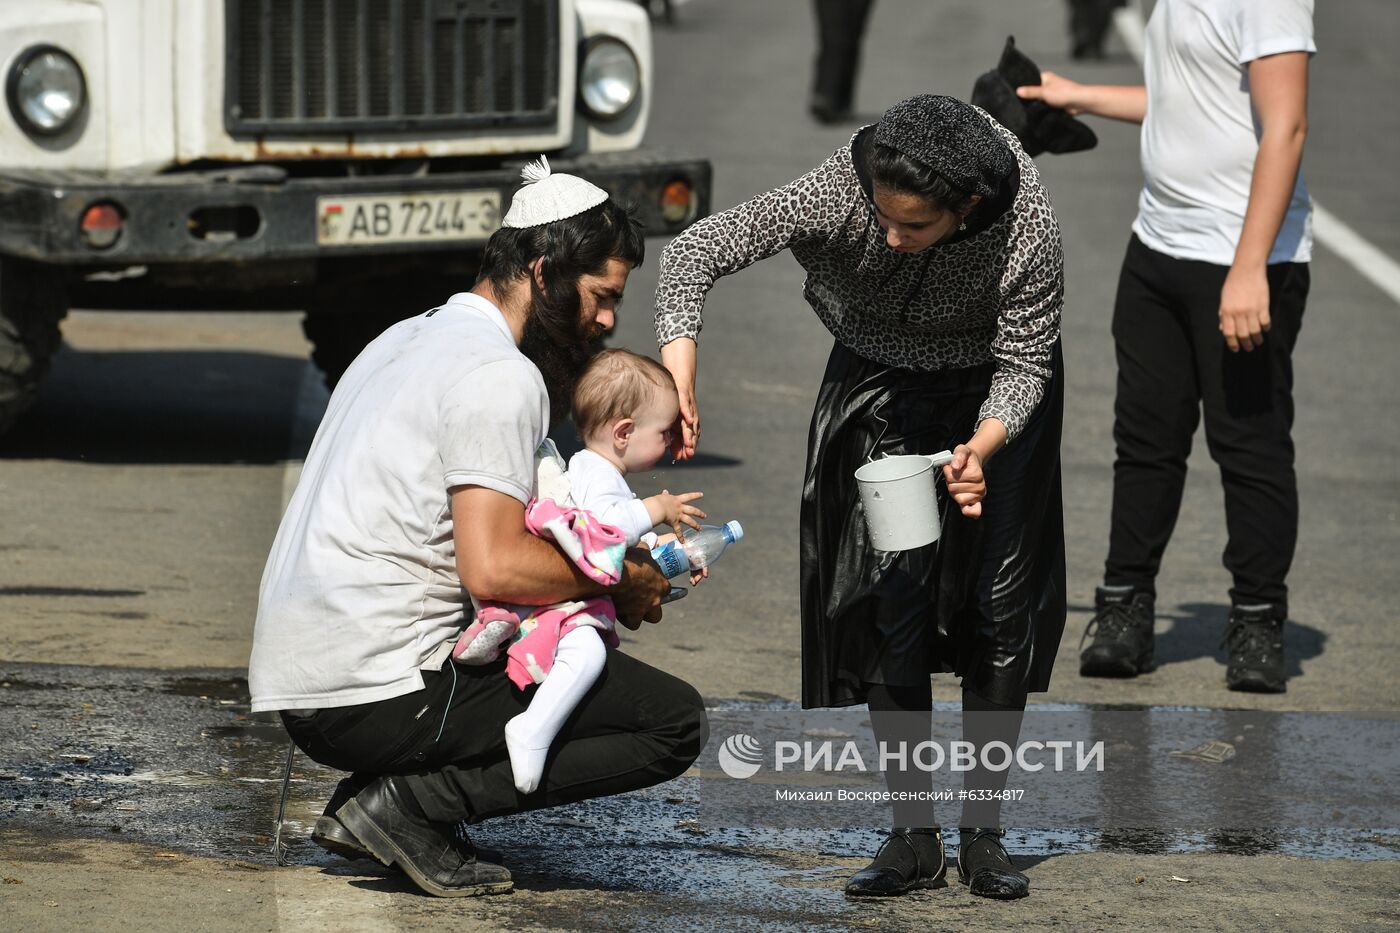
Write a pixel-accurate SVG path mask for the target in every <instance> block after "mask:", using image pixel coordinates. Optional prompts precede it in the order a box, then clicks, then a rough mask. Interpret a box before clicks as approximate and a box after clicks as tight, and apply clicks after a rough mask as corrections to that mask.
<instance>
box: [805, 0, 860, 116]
mask: <svg viewBox="0 0 1400 933" xmlns="http://www.w3.org/2000/svg"><path fill="white" fill-rule="evenodd" d="M813 2H814V3H815V5H816V13H817V65H816V75H815V76H814V77H813V79H812V96H811V98H810V100H809V102H808V105H807V109H808V110H809V111H810V112H811V114H812V116H814V117H816V118H817V120H819V121H820V122H822V123H840V122H842V121H845V120H849V119H851V114H852V106H853V103H854V101H855V90H856V73H857V72H858V71H859V70H860V44H861V40H862V39H863V38H864V37H865V23H866V20H867V19H868V18H869V16H870V8H871V7H872V6H873V5H874V3H875V0H813Z"/></svg>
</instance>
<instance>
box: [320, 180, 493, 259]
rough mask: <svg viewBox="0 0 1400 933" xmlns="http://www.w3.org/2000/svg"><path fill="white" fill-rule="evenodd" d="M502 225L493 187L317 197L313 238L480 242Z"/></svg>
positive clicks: (342, 242)
mask: <svg viewBox="0 0 1400 933" xmlns="http://www.w3.org/2000/svg"><path fill="white" fill-rule="evenodd" d="M500 225H501V196H500V194H499V193H498V192H495V191H424V192H413V193H411V194H401V195H387V194H385V195H356V196H354V197H344V198H338V197H324V198H317V199H316V242H317V243H319V244H321V245H322V246H369V245H377V244H380V243H424V242H432V241H437V240H459V241H468V242H469V241H473V240H476V241H481V240H485V239H487V238H488V237H490V236H491V234H493V233H495V232H496V228H498V227H499V226H500Z"/></svg>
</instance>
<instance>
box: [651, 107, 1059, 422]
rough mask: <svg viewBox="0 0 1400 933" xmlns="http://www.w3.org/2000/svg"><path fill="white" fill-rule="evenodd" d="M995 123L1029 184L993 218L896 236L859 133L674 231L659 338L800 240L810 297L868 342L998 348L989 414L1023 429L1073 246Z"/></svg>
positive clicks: (689, 332) (965, 352) (870, 355)
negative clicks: (869, 191) (939, 234)
mask: <svg viewBox="0 0 1400 933" xmlns="http://www.w3.org/2000/svg"><path fill="white" fill-rule="evenodd" d="M983 115H984V116H986V114H985V113H984V114H983ZM987 119H988V120H991V117H987ZM992 125H993V126H994V127H995V128H996V129H998V130H999V131H1000V132H1001V133H1002V135H1003V136H1004V137H1005V138H1006V140H1007V145H1009V146H1010V147H1011V151H1012V152H1013V153H1014V154H1015V156H1016V161H1017V165H1018V167H1019V170H1020V185H1019V189H1018V191H1017V193H1016V196H1015V199H1014V201H1013V202H1012V204H1011V206H1010V208H1009V209H1008V210H1006V211H1005V212H1004V213H1003V214H1002V215H1001V217H999V218H998V219H997V220H995V221H994V222H992V223H991V225H990V226H988V227H987V228H986V229H985V230H982V231H981V232H979V233H976V234H975V235H972V236H968V237H966V238H965V239H962V240H956V239H955V240H954V241H952V242H949V243H945V244H942V245H939V246H934V247H930V248H929V249H926V250H924V251H923V252H921V253H898V252H895V251H894V250H892V249H890V248H889V246H888V245H887V244H886V242H885V234H884V231H883V230H881V228H880V225H879V223H877V222H876V219H875V210H874V205H873V204H872V203H871V201H870V199H869V197H868V196H867V195H866V193H865V189H864V188H863V187H862V186H861V184H860V180H859V178H858V177H857V175H856V169H855V164H854V161H853V159H852V154H851V153H852V146H853V145H854V143H855V141H856V138H857V137H859V135H860V134H859V133H857V134H856V136H854V137H852V140H851V143H848V144H847V145H845V146H843V147H842V148H840V149H838V150H836V152H835V153H834V154H833V155H832V156H831V158H829V159H827V160H826V161H825V162H824V163H822V164H821V165H820V166H818V167H817V168H816V169H814V170H813V171H811V172H808V173H807V174H806V175H804V176H802V177H801V178H799V179H797V180H796V181H794V182H791V183H790V184H787V185H784V186H782V187H781V188H775V189H773V190H772V191H769V192H767V193H766V194H761V195H759V196H758V197H756V198H754V199H752V200H750V201H746V202H745V203H743V204H740V205H739V206H737V207H734V208H731V209H729V210H727V211H724V212H723V213H719V214H714V215H712V216H710V217H707V218H705V219H704V220H701V221H699V222H698V223H696V224H695V225H693V226H692V227H690V229H688V230H686V231H685V232H684V233H682V234H680V235H679V236H677V237H676V238H675V239H674V240H672V241H671V243H670V244H669V245H668V246H667V247H666V249H665V250H664V251H663V252H662V254H661V272H660V281H659V282H658V284H657V289H656V335H657V340H658V342H659V343H660V345H662V346H664V345H666V344H667V343H670V342H671V341H672V340H675V339H676V338H678V337H697V335H698V334H699V333H700V326H701V320H700V316H701V310H702V308H703V307H704V304H705V295H706V294H707V293H708V292H709V290H710V288H711V287H712V286H713V285H714V283H715V281H716V280H717V279H718V278H720V277H721V276H725V275H729V274H731V273H734V272H738V271H739V270H740V269H742V268H744V267H745V266H748V265H750V264H752V263H755V262H757V261H759V260H760V259H766V258H768V257H769V256H773V255H775V254H777V253H779V252H781V251H783V250H784V249H790V250H792V254H793V256H794V257H795V258H796V259H797V261H798V263H799V264H800V265H801V266H802V268H803V269H804V270H806V272H807V280H806V282H805V283H804V285H803V290H802V291H803V297H804V298H805V299H806V300H807V303H808V304H810V305H811V306H812V309H813V310H814V311H816V312H817V317H818V318H820V319H821V321H822V323H823V324H825V325H826V328H827V329H828V330H829V331H831V334H832V336H834V337H835V338H836V340H837V341H839V342H840V343H841V344H842V345H844V346H845V347H847V348H848V349H850V350H852V351H853V352H855V353H857V354H859V355H860V356H863V357H865V358H866V359H869V360H873V361H874V362H877V363H882V364H884V365H886V366H894V367H900V368H904V369H913V370H918V371H922V372H931V371H935V370H942V369H954V368H962V367H967V366H977V365H980V364H984V363H988V362H991V361H995V363H996V367H995V374H994V375H993V377H992V383H991V390H990V391H989V392H988V394H987V399H986V401H985V402H984V403H983V405H982V408H981V411H980V413H979V416H978V421H979V422H980V421H981V420H982V419H985V418H997V419H998V420H1000V421H1001V422H1002V424H1004V425H1005V426H1006V429H1007V432H1008V434H1009V436H1010V437H1011V438H1014V437H1016V435H1017V434H1019V433H1020V432H1021V429H1022V428H1023V427H1025V424H1026V421H1027V420H1028V419H1029V418H1030V415H1031V413H1032V412H1033V411H1034V410H1035V407H1036V405H1037V404H1038V403H1039V402H1040V400H1041V397H1042V396H1043V395H1044V394H1045V385H1046V383H1047V382H1048V380H1049V379H1050V375H1051V368H1050V367H1051V359H1052V355H1053V353H1054V349H1055V345H1056V343H1057V341H1058V340H1059V337H1060V311H1061V308H1062V306H1063V304H1064V255H1063V252H1062V251H1061V247H1060V228H1059V224H1058V223H1057V221H1056V220H1055V212H1054V210H1053V209H1052V208H1051V206H1050V198H1049V195H1048V194H1047V193H1046V191H1045V188H1044V186H1043V185H1042V184H1041V182H1040V175H1039V173H1038V172H1037V171H1036V168H1035V163H1034V162H1032V161H1031V159H1030V157H1029V156H1027V155H1026V154H1025V152H1024V151H1023V150H1022V149H1021V146H1020V144H1019V143H1018V142H1017V141H1016V137H1015V136H1014V135H1013V134H1012V133H1011V132H1009V131H1008V130H1006V129H1004V128H1003V127H1002V126H1001V125H1000V124H998V123H996V122H995V121H992Z"/></svg>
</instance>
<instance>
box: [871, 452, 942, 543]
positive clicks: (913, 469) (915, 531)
mask: <svg viewBox="0 0 1400 933" xmlns="http://www.w3.org/2000/svg"><path fill="white" fill-rule="evenodd" d="M952 462H953V454H952V451H948V450H944V451H940V452H939V453H936V454H903V455H900V456H896V457H884V458H882V459H880V460H872V461H870V462H869V463H867V464H865V465H863V466H861V467H860V468H858V469H857V470H856V483H857V484H858V485H859V487H860V501H861V505H862V506H864V509H865V526H866V528H867V529H869V531H870V542H871V544H872V545H873V546H874V548H875V549H876V550H877V551H907V550H910V549H912V548H917V547H924V546H925V545H928V544H932V543H933V542H935V541H937V540H938V536H939V534H941V533H942V528H941V527H940V525H939V522H938V495H937V492H936V486H935V483H934V481H935V480H936V479H937V473H936V472H935V471H936V470H937V469H938V468H940V467H942V466H943V465H944V464H945V463H952Z"/></svg>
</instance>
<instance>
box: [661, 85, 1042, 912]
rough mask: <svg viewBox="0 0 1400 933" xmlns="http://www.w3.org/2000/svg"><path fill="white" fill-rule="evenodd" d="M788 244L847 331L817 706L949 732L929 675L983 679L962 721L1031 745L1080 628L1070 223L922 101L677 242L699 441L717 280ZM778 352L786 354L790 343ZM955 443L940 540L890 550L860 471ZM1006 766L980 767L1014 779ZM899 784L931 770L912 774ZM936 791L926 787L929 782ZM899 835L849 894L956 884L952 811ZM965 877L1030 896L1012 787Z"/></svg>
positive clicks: (683, 377) (807, 598) (806, 535)
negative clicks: (1071, 500)
mask: <svg viewBox="0 0 1400 933" xmlns="http://www.w3.org/2000/svg"><path fill="white" fill-rule="evenodd" d="M785 249H790V250H791V251H792V254H793V257H794V258H795V259H796V260H797V261H798V262H799V263H800V264H801V265H802V267H803V268H804V269H805V270H806V271H807V281H806V284H805V286H804V288H803V297H804V298H805V299H806V300H807V303H808V304H809V305H811V307H812V309H813V310H814V311H815V312H816V313H817V316H818V317H819V318H820V319H821V321H822V323H823V324H825V325H826V327H827V329H828V330H830V331H831V333H832V335H833V337H834V338H835V343H834V345H833V347H832V351H831V357H830V359H829V361H828V363H827V368H826V374H825V376H824V377H823V379H822V386H821V389H820V393H819V395H818V398H817V404H816V410H815V411H814V413H813V416H812V422H811V432H810V439H809V445H808V454H807V468H806V477H805V480H804V483H803V491H802V526H801V569H802V705H803V707H805V708H812V707H830V706H850V705H854V704H857V703H866V704H868V706H869V708H870V710H871V711H872V717H871V718H872V724H873V726H874V728H875V733H876V737H877V739H879V740H880V741H881V742H883V743H884V744H885V746H886V747H887V748H894V747H896V746H897V745H898V743H899V742H905V743H907V744H906V746H905V747H906V748H912V747H913V746H914V745H916V744H918V743H919V742H923V741H927V740H928V738H929V725H930V724H929V712H930V709H931V706H932V690H931V687H930V683H929V676H930V674H932V673H934V672H939V671H950V672H954V673H956V674H957V675H958V676H960V677H961V678H962V688H963V693H962V696H963V713H964V720H963V721H964V733H965V735H966V736H967V738H968V739H969V740H971V741H974V742H975V743H976V744H978V745H985V744H986V743H987V742H989V741H1004V742H1006V743H1007V744H1008V745H1010V746H1013V747H1014V746H1015V744H1016V738H1017V735H1018V733H1019V730H1020V720H1021V713H1022V711H1023V710H1024V708H1025V703H1026V696H1027V694H1028V693H1029V692H1031V691H1044V690H1045V689H1047V687H1048V685H1049V681H1050V671H1051V666H1052V665H1053V663H1054V658H1055V651H1056V647H1057V646H1058V644H1059V638H1060V634H1061V631H1062V630H1063V628H1064V620H1065V596H1064V532H1063V517H1062V510H1061V500H1060V454H1059V449H1060V425H1061V421H1062V410H1063V388H1062V385H1063V380H1062V377H1061V374H1060V370H1061V362H1060V348H1059V341H1060V311H1061V305H1062V304H1063V296H1064V281H1063V256H1062V254H1061V249H1060V232H1059V226H1058V224H1057V223H1056V220H1055V214H1054V211H1053V210H1052V208H1051V206H1050V199H1049V197H1048V196H1047V194H1046V192H1045V188H1044V187H1043V186H1042V185H1041V182H1040V176H1039V174H1038V173H1037V171H1036V168H1035V164H1034V163H1033V162H1032V161H1031V160H1030V158H1029V157H1027V156H1026V154H1025V153H1024V152H1023V151H1022V149H1021V147H1020V145H1019V144H1018V143H1017V142H1016V138H1015V136H1014V135H1012V134H1011V133H1010V132H1009V131H1007V130H1005V129H1004V128H1002V127H1001V126H999V125H997V124H996V123H994V122H993V121H992V120H991V118H990V117H988V116H987V115H986V114H985V113H984V112H983V111H981V110H978V109H977V108H975V107H972V106H970V105H968V104H965V103H962V102H960V101H957V100H954V99H953V98H951V97H941V96H933V95H927V94H926V95H920V96H918V97H913V98H910V99H908V100H905V101H902V102H900V103H899V104H896V105H895V106H894V107H891V108H890V109H889V110H888V111H887V112H886V113H885V114H884V116H882V117H881V119H880V122H879V123H878V124H876V125H874V126H868V127H865V128H864V129H862V130H860V131H858V132H857V133H856V134H855V136H854V137H852V139H851V141H850V143H848V144H847V145H844V146H842V147H841V148H840V149H838V150H836V152H835V153H834V154H833V155H832V156H831V157H830V158H829V159H827V160H826V161H825V162H824V163H823V164H821V165H820V166H818V167H817V168H815V169H814V170H812V171H811V172H809V173H808V174H806V175H804V176H803V177H801V178H799V179H797V180H796V181H794V182H791V183H790V184H787V185H784V186H783V187H781V188H777V189H775V190H773V191H770V192H768V193H766V194H761V195H759V196H758V197H756V198H754V199H753V200H751V201H748V202H746V203H744V204H741V205H739V206H738V207H735V208H732V209H730V210H728V211H725V212H723V213H721V214H717V215H714V216H712V217H709V218H706V219H705V220H702V221H700V222H699V223H697V224H696V225H695V226H693V227H691V228H690V229H689V230H687V231H686V232H685V233H683V234H681V235H680V236H678V237H677V238H676V239H675V240H673V241H672V242H671V244H670V245H669V246H668V247H667V248H666V251H665V253H664V254H663V256H662V260H661V274H660V280H659V284H658V286H657V297H656V329H657V338H658V341H659V342H660V344H661V358H662V362H664V363H665V364H666V366H667V368H669V369H670V370H671V372H672V374H673V375H674V376H675V379H676V384H677V387H678V388H679V391H680V401H681V422H682V429H683V438H682V442H683V451H682V454H683V455H685V456H692V455H693V454H694V452H695V446H696V443H697V442H698V440H699V437H700V416H699V411H698V407H697V402H696V392H695V377H696V355H697V352H696V338H697V335H698V334H699V332H700V325H701V312H702V310H703V307H704V302H705V296H706V294H707V293H708V291H709V290H710V288H711V287H712V286H713V285H714V283H715V280H716V279H718V278H719V277H721V276H724V275H729V274H731V273H733V272H737V271H738V270H740V269H742V268H744V267H745V266H748V265H750V264H751V263H754V262H757V261H758V260H760V259H764V258H767V257H769V256H773V255H775V254H777V253H779V252H781V251H783V250H785ZM775 350H776V348H775ZM944 448H952V449H953V452H954V459H953V462H952V463H951V464H949V465H948V466H947V467H945V468H944V476H945V480H946V483H947V491H948V494H949V497H950V498H951V499H952V502H953V504H952V505H949V506H947V507H945V510H944V511H945V515H944V518H943V535H942V538H941V540H940V541H939V542H938V543H937V544H936V545H932V546H929V547H924V548H918V549H915V550H909V551H903V552H898V553H890V552H881V551H876V550H875V549H874V547H873V546H872V543H871V540H870V538H869V534H868V532H867V529H866V527H865V520H864V515H863V512H862V509H861V504H860V496H859V495H858V492H857V488H856V483H855V479H854V476H853V473H854V471H855V469H856V467H858V466H860V465H861V464H862V463H865V462H866V461H867V460H868V459H869V458H871V457H879V456H882V455H884V454H909V453H922V454H928V453H934V452H937V451H939V450H942V449H944ZM1006 776H1007V775H1006V772H1004V771H1003V772H989V771H987V770H985V769H982V768H979V769H977V770H974V771H970V772H967V774H966V776H965V780H964V786H965V787H967V788H968V789H970V790H974V789H975V790H978V791H983V792H985V793H979V794H976V795H972V796H974V797H984V798H986V797H991V796H994V794H993V793H992V792H999V791H1000V790H1001V789H1002V786H1003V785H1004V783H1005V780H1006ZM886 780H887V782H888V783H889V784H890V787H891V789H893V790H900V791H908V792H910V793H919V792H923V793H927V792H928V791H929V790H930V789H931V787H932V775H930V774H927V773H921V772H918V771H912V770H910V771H906V770H900V769H897V768H896V769H892V770H889V771H887V772H886ZM926 799H927V798H926ZM894 823H895V829H894V830H893V831H892V833H891V835H890V837H889V838H888V839H887V840H886V841H885V843H884V844H883V845H882V846H881V847H880V849H879V851H878V852H877V853H876V856H875V859H874V861H872V863H871V864H870V865H869V866H868V867H866V868H865V869H863V870H861V871H860V872H858V873H857V874H856V875H855V876H854V877H853V878H852V879H851V880H850V882H849V884H848V885H847V887H846V891H847V893H848V894H850V895H891V894H903V893H905V892H906V891H910V890H913V889H915V888H921V887H937V886H941V885H942V884H943V883H944V875H945V872H946V862H945V857H944V851H943V840H942V832H941V829H940V827H939V823H938V820H937V815H936V814H935V813H934V812H933V808H932V806H931V805H930V804H927V803H921V802H903V803H899V804H896V806H895V811H894ZM960 826H961V832H960V841H959V846H958V874H959V878H960V880H962V881H963V882H964V883H967V884H969V887H970V889H971V891H972V893H973V894H977V895H982V896H987V897H994V898H1014V897H1023V896H1025V895H1026V893H1027V892H1028V890H1029V882H1028V880H1027V878H1026V876H1025V875H1024V874H1022V873H1021V872H1019V871H1017V870H1016V869H1015V868H1014V867H1013V866H1012V863H1011V860H1010V858H1009V857H1008V855H1007V853H1006V850H1005V848H1004V847H1003V846H1002V844H1001V836H1002V832H1001V829H1000V809H999V805H998V804H997V803H996V802H995V801H989V800H982V801H977V802H971V801H970V802H969V803H968V804H967V805H966V806H965V807H964V809H963V815H962V821H961V824H960Z"/></svg>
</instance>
